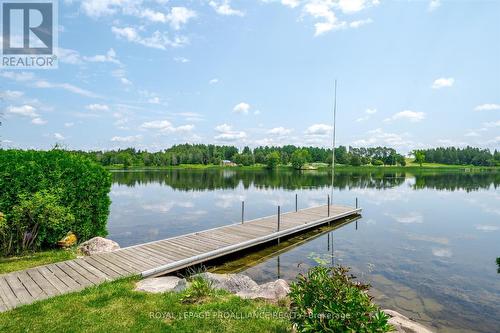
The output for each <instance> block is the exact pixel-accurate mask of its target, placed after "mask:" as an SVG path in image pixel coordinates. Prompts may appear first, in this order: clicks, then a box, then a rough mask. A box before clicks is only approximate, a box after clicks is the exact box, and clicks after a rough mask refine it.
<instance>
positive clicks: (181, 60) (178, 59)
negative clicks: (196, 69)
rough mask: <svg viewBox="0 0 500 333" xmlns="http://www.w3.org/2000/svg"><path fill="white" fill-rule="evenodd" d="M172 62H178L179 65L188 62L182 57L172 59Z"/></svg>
mask: <svg viewBox="0 0 500 333" xmlns="http://www.w3.org/2000/svg"><path fill="white" fill-rule="evenodd" d="M174 61H175V62H180V63H183V64H186V63H188V62H189V59H188V58H184V57H175V58H174Z"/></svg>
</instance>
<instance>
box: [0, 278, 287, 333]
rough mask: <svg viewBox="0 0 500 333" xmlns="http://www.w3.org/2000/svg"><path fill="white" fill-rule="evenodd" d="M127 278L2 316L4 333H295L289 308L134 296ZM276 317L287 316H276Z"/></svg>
mask: <svg viewBox="0 0 500 333" xmlns="http://www.w3.org/2000/svg"><path fill="white" fill-rule="evenodd" d="M137 280H138V278H127V279H123V280H119V281H114V282H109V283H105V284H102V285H99V286H95V287H91V288H88V289H85V290H83V291H81V292H79V293H73V294H67V295H62V296H58V297H55V298H52V299H48V300H45V301H40V302H37V303H35V304H30V305H26V306H22V307H20V308H17V309H14V310H12V311H8V312H5V313H1V314H0V327H1V330H2V332H27V331H30V332H238V333H239V332H242V333H245V332H249V333H250V332H259V333H264V332H289V331H290V324H289V321H288V320H287V319H286V318H284V316H283V314H285V313H286V308H284V307H278V306H275V305H271V304H268V303H265V302H263V301H251V300H243V299H240V298H239V297H236V296H234V295H230V294H227V293H226V292H223V291H218V292H215V293H214V295H212V296H207V297H206V298H204V299H202V301H199V302H197V303H194V304H184V303H183V302H182V296H183V293H180V294H175V293H164V294H148V293H142V292H135V291H133V287H134V283H135V282H136V281H137ZM273 313H275V314H276V313H281V316H280V315H273Z"/></svg>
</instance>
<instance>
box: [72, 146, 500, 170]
mask: <svg viewBox="0 0 500 333" xmlns="http://www.w3.org/2000/svg"><path fill="white" fill-rule="evenodd" d="M81 153H82V154H86V155H88V156H89V157H91V158H92V159H93V160H95V161H96V162H99V163H100V164H101V165H104V166H112V165H123V166H124V167H130V166H147V167H164V166H178V165H181V164H200V165H212V164H213V165H219V164H221V163H222V162H223V161H231V162H233V163H236V164H238V165H243V166H251V165H256V164H258V165H266V166H267V167H269V168H275V167H276V166H278V165H292V166H293V167H294V168H296V169H300V168H302V167H303V166H304V165H306V164H309V163H326V164H329V165H331V164H332V156H333V154H332V149H331V148H320V147H297V146H294V145H286V146H282V147H275V146H264V147H262V146H261V147H257V148H254V149H251V148H250V147H248V146H247V147H244V148H243V149H242V150H240V149H238V148H237V147H234V146H219V145H213V144H180V145H174V146H172V147H170V148H168V149H165V150H162V151H159V152H148V151H146V150H138V149H135V148H127V149H119V150H111V151H92V152H81ZM413 155H414V156H415V162H417V163H420V164H421V163H424V162H428V163H442V164H451V165H477V166H495V165H500V153H499V152H498V151H497V150H495V151H494V152H493V153H492V152H491V151H490V150H488V149H480V148H473V147H466V148H454V147H449V148H433V149H424V150H416V151H414V152H413ZM335 163H336V164H342V165H351V166H361V165H374V166H383V165H401V166H405V165H406V161H405V158H404V156H403V155H402V154H400V153H398V152H397V151H396V150H395V149H393V148H388V147H372V148H356V147H345V146H340V147H337V148H335Z"/></svg>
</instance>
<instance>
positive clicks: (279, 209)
mask: <svg viewBox="0 0 500 333" xmlns="http://www.w3.org/2000/svg"><path fill="white" fill-rule="evenodd" d="M280 219H281V207H280V206H278V231H280Z"/></svg>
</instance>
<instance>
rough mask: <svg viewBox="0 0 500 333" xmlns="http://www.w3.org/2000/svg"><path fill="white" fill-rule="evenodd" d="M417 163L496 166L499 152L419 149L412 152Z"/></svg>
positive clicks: (499, 158)
mask: <svg viewBox="0 0 500 333" xmlns="http://www.w3.org/2000/svg"><path fill="white" fill-rule="evenodd" d="M414 155H415V157H416V160H417V162H418V163H422V162H427V163H442V164H453V165H477V166H497V165H500V152H498V151H497V150H496V149H495V151H494V152H493V153H491V151H490V150H489V149H480V148H474V147H469V146H467V147H465V148H455V147H446V148H444V147H439V148H432V149H421V150H416V151H414Z"/></svg>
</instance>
